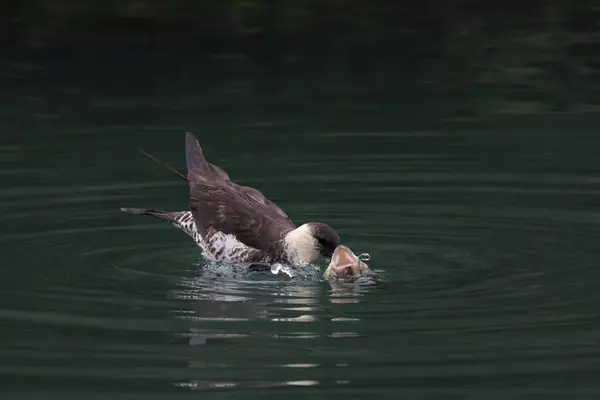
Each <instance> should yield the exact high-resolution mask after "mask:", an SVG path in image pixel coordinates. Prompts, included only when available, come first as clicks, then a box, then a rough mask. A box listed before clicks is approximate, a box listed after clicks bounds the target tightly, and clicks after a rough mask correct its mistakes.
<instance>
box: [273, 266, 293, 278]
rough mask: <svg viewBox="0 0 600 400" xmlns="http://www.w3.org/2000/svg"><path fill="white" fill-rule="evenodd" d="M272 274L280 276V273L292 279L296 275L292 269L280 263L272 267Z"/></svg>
mask: <svg viewBox="0 0 600 400" xmlns="http://www.w3.org/2000/svg"><path fill="white" fill-rule="evenodd" d="M271 273H272V274H273V275H279V273H282V274H285V275H287V276H289V277H290V278H293V277H294V273H293V272H292V269H291V268H290V267H288V266H287V265H283V264H279V263H276V264H273V265H271Z"/></svg>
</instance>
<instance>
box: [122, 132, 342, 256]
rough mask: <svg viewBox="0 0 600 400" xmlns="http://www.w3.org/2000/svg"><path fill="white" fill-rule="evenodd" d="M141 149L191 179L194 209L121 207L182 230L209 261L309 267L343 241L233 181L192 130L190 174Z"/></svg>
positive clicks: (188, 155) (188, 141) (323, 226)
mask: <svg viewBox="0 0 600 400" xmlns="http://www.w3.org/2000/svg"><path fill="white" fill-rule="evenodd" d="M141 152H142V154H144V155H145V156H147V157H149V158H150V159H152V160H153V161H155V162H157V163H158V164H160V165H162V166H163V167H165V168H166V169H168V170H169V171H171V172H172V173H174V174H175V175H177V176H179V177H180V178H182V179H184V180H185V181H187V183H188V186H189V199H188V207H189V210H184V211H165V210H161V209H154V208H127V207H123V208H121V211H123V212H126V213H129V214H134V215H149V216H153V217H156V218H158V219H161V220H163V221H166V222H168V223H170V224H171V225H173V226H175V227H177V228H179V229H180V230H182V231H183V232H185V233H186V234H187V235H189V236H190V237H192V239H193V241H194V242H195V243H196V245H197V246H199V247H200V248H201V249H202V253H203V255H204V257H205V258H207V259H209V260H213V261H225V262H231V263H266V264H274V263H281V264H286V265H292V266H307V265H310V264H312V263H315V262H317V261H318V260H320V259H329V258H331V256H332V255H333V252H334V251H335V249H336V248H337V246H338V245H339V244H340V237H339V235H338V233H337V232H336V231H335V230H334V229H333V228H332V227H331V226H329V225H328V224H326V223H323V222H306V223H303V224H301V225H299V226H297V225H296V224H295V223H294V222H293V221H292V220H291V219H290V217H289V216H288V215H287V214H286V213H285V212H284V211H283V210H282V209H281V208H280V207H278V206H277V205H276V204H275V203H273V202H272V201H271V200H269V199H267V198H266V197H265V196H264V195H263V194H262V193H261V192H260V191H259V190H257V189H255V188H253V187H250V186H243V185H239V184H237V183H235V182H233V181H232V180H231V179H230V177H229V175H228V174H227V172H225V171H224V170H223V169H222V168H221V167H219V166H217V165H214V164H211V163H210V162H208V161H207V160H206V158H205V157H204V153H203V151H202V148H201V147H200V143H199V142H198V139H197V138H196V137H195V136H194V134H192V133H191V132H186V135H185V154H186V164H187V175H185V174H184V173H182V172H180V171H179V170H177V169H175V168H173V167H171V166H170V165H168V164H166V163H165V162H163V161H161V160H159V159H157V158H155V157H154V156H152V155H150V154H149V153H147V152H145V151H144V150H141Z"/></svg>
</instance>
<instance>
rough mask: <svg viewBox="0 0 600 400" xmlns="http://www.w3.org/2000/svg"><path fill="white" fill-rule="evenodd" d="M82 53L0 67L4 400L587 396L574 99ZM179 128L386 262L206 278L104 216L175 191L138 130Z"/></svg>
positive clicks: (592, 257) (585, 179) (115, 217)
mask: <svg viewBox="0 0 600 400" xmlns="http://www.w3.org/2000/svg"><path fill="white" fill-rule="evenodd" d="M86 66H87V67H89V68H82V65H81V64H77V65H75V66H73V65H72V63H65V64H60V63H54V64H53V63H52V62H46V63H42V62H39V61H35V62H30V64H18V65H17V66H15V65H13V64H11V65H9V66H5V69H4V70H3V71H4V78H3V79H4V80H3V83H4V84H3V87H2V91H1V102H2V106H3V107H2V110H1V111H0V115H1V116H2V119H1V120H0V128H1V130H2V136H1V139H0V163H1V167H2V168H1V170H0V171H1V172H0V181H1V183H2V185H1V188H2V189H1V190H0V204H1V208H2V210H3V212H2V214H1V215H0V226H1V227H2V229H1V231H0V254H2V258H1V260H2V267H1V268H0V343H1V344H0V394H1V397H2V398H3V399H24V398H44V399H46V398H56V399H81V398H86V399H92V398H94V399H96V398H110V399H114V400H116V399H130V398H143V399H177V398H181V397H188V396H190V397H195V398H205V397H203V396H212V397H215V398H226V397H229V396H232V395H235V396H237V397H238V398H257V399H280V398H327V399H335V398H340V399H347V398H373V397H377V398H398V397H399V396H400V397H410V398H419V399H438V398H452V399H467V398H469V399H472V398H486V399H487V398H489V399H506V398H521V397H527V396H532V395H541V396H544V397H545V398H547V397H551V396H556V397H557V398H573V396H575V397H577V398H583V397H589V398H596V397H597V396H598V394H599V392H600V381H599V380H598V376H599V373H600V353H599V351H600V350H598V349H599V347H598V336H599V334H600V319H599V318H598V304H599V301H600V292H599V291H598V286H599V284H600V272H599V271H600V269H598V261H599V260H600V247H599V246H598V239H599V238H600V225H599V223H600V214H599V213H598V204H599V195H600V162H599V161H598V153H599V150H600V135H598V133H597V131H596V130H595V128H593V127H590V126H591V123H590V122H589V120H588V121H587V122H586V120H585V119H584V118H583V117H581V118H580V117H573V118H572V119H571V122H566V123H563V124H562V125H561V124H555V123H553V122H552V120H549V119H547V118H546V117H544V116H541V117H538V118H537V119H536V120H535V121H537V122H536V123H533V124H532V123H531V122H528V123H529V125H528V124H527V123H525V122H523V121H521V120H518V119H516V117H515V118H512V117H506V119H505V120H504V122H503V123H500V122H488V123H480V124H478V123H477V117H478V116H477V115H474V116H472V117H473V120H472V121H474V122H473V123H470V124H467V123H463V124H459V123H457V122H456V120H455V121H454V122H451V121H450V120H449V119H444V118H441V117H439V114H429V113H430V112H432V110H433V109H434V108H435V109H436V110H438V111H439V110H442V109H443V106H444V104H445V102H448V103H450V102H451V100H445V99H440V98H437V99H433V98H430V99H429V100H428V101H426V100H427V95H426V94H425V95H424V94H421V95H420V96H421V97H419V94H418V93H413V94H411V93H398V92H396V93H395V94H394V95H393V96H391V97H387V98H384V96H381V95H378V94H375V95H367V94H360V93H359V91H357V92H356V93H354V94H352V93H350V94H349V93H348V92H343V91H341V90H338V91H337V92H336V91H335V90H332V91H330V92H328V93H327V94H323V93H324V90H323V92H320V93H321V94H320V95H313V96H312V97H309V96H307V97H305V98H303V97H302V96H301V95H299V94H294V93H293V92H292V91H291V90H290V91H289V92H285V91H282V92H277V93H271V94H268V93H267V94H264V93H256V94H253V92H252V90H250V89H248V88H247V87H246V86H243V85H242V87H241V89H240V88H238V89H235V90H234V89H231V88H230V89H228V90H229V91H228V90H225V89H221V90H220V91H217V90H216V89H214V88H210V87H208V86H201V85H197V86H194V84H193V78H186V79H188V80H186V79H184V78H182V76H183V75H184V74H183V73H181V74H180V75H173V76H174V77H173V78H172V79H170V78H169V76H170V75H169V74H168V73H164V74H163V75H157V74H154V75H144V74H142V73H140V75H139V76H138V77H137V78H135V77H134V76H135V74H136V72H135V71H137V70H136V68H135V67H134V66H131V65H125V64H123V67H122V68H123V70H119V68H117V67H114V68H113V69H112V70H110V71H108V72H107V71H106V69H103V68H102V67H101V66H97V68H96V69H92V67H91V66H90V65H86ZM122 71H125V72H122ZM127 71H129V72H127ZM139 71H141V69H140V70H139ZM122 74H124V75H122ZM109 78H111V79H109ZM314 92H315V93H317V92H318V90H317V89H315V90H314ZM357 93H358V94H357ZM294 96H295V97H294ZM292 97H293V101H292V100H289V101H288V100H286V99H289V98H292ZM416 99H418V100H416ZM424 99H425V100H424ZM433 103H435V106H432V105H431V104H433ZM425 104H429V106H426V105H425ZM428 107H429V108H428ZM548 118H550V117H548ZM588 118H589V117H588ZM590 120H591V119H590ZM507 121H508V122H507ZM548 121H550V122H548ZM188 130H189V131H192V132H194V133H195V134H196V135H197V136H198V138H199V140H200V142H201V144H202V145H203V147H204V151H205V155H206V156H207V157H208V158H209V160H210V161H212V162H214V163H216V164H217V165H220V166H222V167H223V168H224V169H225V170H226V171H228V173H229V175H230V176H231V177H232V179H233V180H235V181H236V182H239V183H242V184H245V185H250V186H254V187H256V188H258V189H259V190H261V191H262V192H263V193H264V194H265V195H266V196H267V197H268V198H270V199H271V200H273V201H275V202H276V203H277V204H278V205H280V206H281V207H282V208H283V209H284V210H285V211H286V212H287V213H288V214H289V215H290V216H291V217H292V218H293V219H294V220H295V221H296V222H298V223H301V222H304V221H309V220H318V221H324V222H327V223H329V224H330V225H332V226H333V227H334V228H335V229H336V230H337V231H338V232H339V233H340V236H341V237H342V240H343V242H344V243H345V244H346V245H348V246H350V247H351V248H352V249H353V250H354V251H355V252H357V253H361V252H368V253H370V255H371V261H370V265H371V267H373V268H374V269H376V270H377V271H378V272H379V273H380V275H381V276H382V277H383V278H384V280H385V282H382V283H381V284H378V285H371V286H356V285H336V284H329V283H326V282H322V281H320V280H318V279H312V280H311V279H306V280H301V281H294V280H292V281H290V280H286V279H281V280H276V279H229V278H227V277H221V278H217V277H215V276H213V275H207V274H205V273H204V272H203V269H202V265H203V261H202V259H201V257H200V253H199V249H198V248H197V247H195V245H194V244H193V243H192V242H191V240H190V239H189V238H188V237H187V236H186V235H184V234H183V233H182V232H179V231H177V230H176V229H174V228H173V227H170V226H169V225H167V224H164V223H162V222H160V221H156V220H153V219H151V218H147V217H136V216H131V215H127V214H124V213H121V212H120V211H119V208H120V207H124V206H125V207H157V208H163V209H167V210H182V209H185V207H186V205H187V198H186V195H187V187H186V185H185V183H184V182H182V181H180V180H179V179H178V178H176V177H174V176H172V175H170V174H169V173H168V172H167V171H164V170H163V169H161V168H160V167H159V166H157V165H155V164H153V163H152V162H151V161H149V160H147V159H145V158H144V157H143V156H141V155H140V154H139V153H138V152H137V149H138V148H139V147H142V148H144V149H146V150H148V151H149V152H151V153H152V154H154V155H156V156H158V157H160V158H163V159H164V160H165V161H167V162H169V163H171V164H173V165H175V166H177V167H179V168H184V165H185V160H184V151H183V150H184V132H185V131H188ZM198 396H200V397H198ZM212 397H210V398H212Z"/></svg>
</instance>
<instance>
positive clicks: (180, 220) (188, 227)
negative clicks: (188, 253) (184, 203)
mask: <svg viewBox="0 0 600 400" xmlns="http://www.w3.org/2000/svg"><path fill="white" fill-rule="evenodd" d="M121 211H123V212H126V213H129V214H134V215H151V216H153V217H156V218H158V219H160V220H163V221H166V222H168V223H170V224H171V225H173V226H175V227H177V228H179V229H181V230H182V231H184V232H185V233H187V234H188V235H190V236H192V237H193V236H194V234H195V233H196V225H195V223H194V217H193V216H192V213H191V211H163V210H156V209H154V208H125V207H123V208H121Z"/></svg>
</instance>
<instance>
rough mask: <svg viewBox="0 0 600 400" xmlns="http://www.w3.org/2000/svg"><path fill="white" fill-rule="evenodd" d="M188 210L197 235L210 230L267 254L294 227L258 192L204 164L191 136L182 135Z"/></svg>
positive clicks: (218, 169)
mask: <svg viewBox="0 0 600 400" xmlns="http://www.w3.org/2000/svg"><path fill="white" fill-rule="evenodd" d="M186 160H187V168H188V175H187V177H188V180H189V185H190V210H191V211H192V215H193V216H194V220H195V221H196V226H197V227H198V228H199V229H200V232H204V231H206V230H208V229H209V228H211V227H212V228H213V229H215V230H218V231H220V232H223V233H228V234H233V235H235V236H236V237H237V239H238V240H239V241H240V242H242V243H244V244H245V245H247V246H251V247H254V248H255V249H259V250H267V249H268V246H269V244H270V243H272V242H274V241H277V240H279V239H281V234H282V233H285V232H287V231H289V230H291V229H295V228H296V226H295V224H294V223H293V222H292V221H291V220H290V218H289V217H288V215H287V214H286V213H285V212H284V211H283V210H282V209H280V208H279V207H278V206H277V205H276V204H275V203H273V202H272V201H270V200H268V199H267V198H265V196H264V195H263V194H262V193H261V192H259V191H258V190H256V189H254V188H252V187H249V186H241V185H238V184H236V183H234V182H232V181H231V179H230V178H229V175H227V173H226V172H225V171H224V170H223V169H221V168H219V167H217V166H216V165H213V164H211V163H209V162H208V161H206V159H205V158H204V155H203V154H202V149H201V148H200V145H199V143H198V141H197V140H196V138H195V137H194V135H193V134H191V133H187V134H186Z"/></svg>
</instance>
